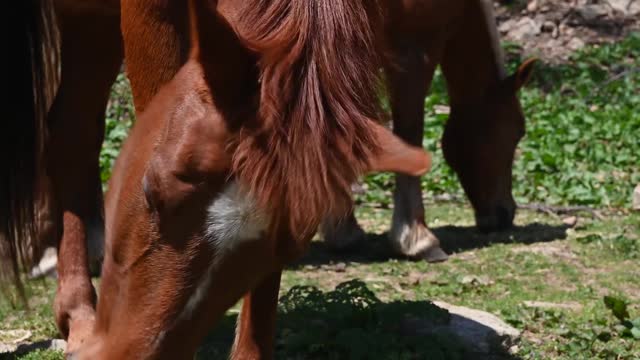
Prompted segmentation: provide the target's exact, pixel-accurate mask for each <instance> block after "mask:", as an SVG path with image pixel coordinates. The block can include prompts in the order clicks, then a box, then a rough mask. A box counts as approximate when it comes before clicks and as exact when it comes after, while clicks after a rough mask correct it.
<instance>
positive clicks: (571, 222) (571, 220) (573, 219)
mask: <svg viewBox="0 0 640 360" xmlns="http://www.w3.org/2000/svg"><path fill="white" fill-rule="evenodd" d="M562 223H563V224H565V225H567V226H569V227H574V226H576V224H578V217H577V216H569V217H566V218H564V219H562Z"/></svg>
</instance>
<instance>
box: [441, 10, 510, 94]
mask: <svg viewBox="0 0 640 360" xmlns="http://www.w3.org/2000/svg"><path fill="white" fill-rule="evenodd" d="M458 24H459V26H458V28H457V29H456V30H455V32H454V35H453V36H452V37H451V38H449V39H448V41H447V43H446V45H445V50H444V53H443V57H442V63H441V66H442V71H443V74H444V76H445V78H446V80H447V86H448V92H449V97H450V102H451V104H452V105H455V104H473V103H477V102H479V101H481V100H482V98H483V97H484V95H485V94H486V92H487V91H489V89H491V87H493V86H494V85H495V84H497V83H498V82H499V81H500V80H502V79H504V78H505V77H506V70H505V66H504V60H503V57H502V51H501V48H500V42H499V38H498V34H497V29H496V25H495V20H494V15H493V9H492V5H491V3H490V2H489V1H488V0H474V1H465V6H464V9H463V16H462V17H460V21H459V22H458Z"/></svg>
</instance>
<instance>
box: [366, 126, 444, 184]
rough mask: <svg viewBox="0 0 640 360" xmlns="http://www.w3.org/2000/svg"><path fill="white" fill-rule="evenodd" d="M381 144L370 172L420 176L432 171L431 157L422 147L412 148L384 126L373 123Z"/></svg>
mask: <svg viewBox="0 0 640 360" xmlns="http://www.w3.org/2000/svg"><path fill="white" fill-rule="evenodd" d="M371 124H372V125H371V126H372V127H373V129H374V134H375V136H377V138H378V143H379V144H380V147H381V148H380V152H379V153H378V154H376V155H375V156H374V157H373V158H372V159H371V161H370V164H369V169H368V170H369V171H368V172H383V171H391V172H397V173H401V174H406V175H411V176H420V175H423V174H425V173H427V172H428V171H429V170H430V169H431V155H430V154H429V153H428V152H426V151H425V150H424V149H422V148H421V147H416V146H411V145H409V144H407V143H405V142H404V141H402V140H401V139H400V138H399V137H397V136H395V135H394V134H393V133H392V132H391V131H390V130H389V129H387V128H385V127H384V126H382V125H380V124H378V123H375V122H373V121H372V122H371Z"/></svg>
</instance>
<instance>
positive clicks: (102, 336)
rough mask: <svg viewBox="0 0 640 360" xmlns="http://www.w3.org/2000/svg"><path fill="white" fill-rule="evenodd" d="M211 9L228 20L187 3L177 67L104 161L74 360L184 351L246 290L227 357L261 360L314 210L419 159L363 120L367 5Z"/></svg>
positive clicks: (342, 209)
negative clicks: (93, 264)
mask: <svg viewBox="0 0 640 360" xmlns="http://www.w3.org/2000/svg"><path fill="white" fill-rule="evenodd" d="M222 5H223V2H220V6H222ZM224 5H225V6H230V7H231V8H227V10H228V11H230V10H231V9H233V10H234V11H233V13H235V14H237V17H235V18H233V23H232V24H233V27H232V26H231V25H230V24H229V23H228V22H227V18H224V17H222V16H220V15H218V13H217V11H216V8H213V7H209V6H207V5H206V4H204V3H203V2H202V1H190V6H189V18H190V21H189V23H188V24H189V41H190V49H191V50H190V53H189V56H188V58H187V62H186V63H185V64H184V65H183V66H182V67H181V68H180V69H179V70H178V72H177V74H176V75H175V77H174V78H173V79H172V80H171V81H169V83H168V84H166V85H165V86H163V87H161V88H160V90H159V92H158V93H157V94H156V95H155V96H153V97H152V98H151V100H150V101H149V103H148V104H146V106H145V110H144V111H143V112H142V113H141V114H140V116H139V117H138V120H137V122H136V124H135V125H134V128H133V130H132V132H131V134H130V136H129V138H128V139H127V141H126V143H125V145H124V147H123V149H122V152H121V154H120V157H119V158H118V160H117V162H116V165H115V168H114V172H113V176H112V179H111V182H110V187H109V192H108V195H107V201H106V220H107V224H106V229H107V231H106V245H105V258H104V266H103V271H102V276H103V278H102V283H101V288H100V298H99V301H98V309H97V321H96V326H95V330H94V334H93V336H91V337H90V338H89V339H88V340H87V342H86V343H85V344H84V345H83V346H82V347H81V348H80V349H79V350H78V351H77V352H76V354H75V355H77V356H78V357H79V358H81V359H84V358H86V359H126V358H132V357H139V358H153V359H156V358H166V359H175V358H192V357H193V355H194V354H195V351H196V349H197V347H198V345H199V344H200V342H201V341H202V339H203V338H204V336H205V335H206V334H207V332H208V331H209V329H210V328H211V327H212V325H213V324H215V322H216V320H217V319H219V318H220V317H221V316H223V314H224V312H225V311H226V310H227V309H228V308H229V307H231V306H232V305H233V304H234V303H235V302H237V301H238V300H239V299H240V298H241V297H242V296H243V295H245V294H246V296H245V298H244V302H243V307H242V314H241V316H240V320H239V323H238V333H237V337H236V342H235V344H234V348H233V354H232V357H233V358H238V359H255V358H271V357H272V356H273V337H274V333H273V332H274V330H275V324H274V321H275V313H276V305H277V299H278V289H279V283H280V274H281V271H282V269H283V267H284V266H285V265H286V264H288V263H290V262H291V261H293V260H294V259H296V258H298V257H299V256H300V255H301V254H302V253H303V252H304V251H305V249H306V248H307V247H308V245H309V243H310V241H311V238H312V236H313V235H314V233H315V232H316V229H317V227H318V226H319V224H320V222H321V220H322V219H323V218H325V217H327V216H341V215H344V214H345V213H346V212H347V211H348V209H349V207H350V204H351V200H350V184H351V183H352V182H353V181H355V180H356V179H357V177H358V176H360V175H362V174H364V173H365V172H368V171H381V170H385V171H396V172H401V173H406V174H409V175H414V176H415V175H419V174H423V173H424V172H426V171H427V170H428V168H429V166H430V158H429V156H428V155H427V154H426V153H424V152H423V150H422V148H420V147H411V146H409V145H406V144H405V143H403V142H402V141H400V140H399V139H397V138H396V137H395V136H394V135H393V134H392V133H391V131H390V130H387V129H386V128H384V127H383V126H381V125H379V124H378V123H376V121H375V120H374V119H376V117H377V116H379V111H378V110H377V109H376V104H377V102H376V101H375V99H376V77H375V74H376V71H375V70H376V68H377V64H378V62H377V57H378V55H377V54H378V49H377V44H376V42H375V41H376V37H375V36H374V35H375V30H376V29H377V28H378V26H379V25H378V24H380V21H381V19H380V18H379V16H380V14H379V9H378V8H377V7H376V4H375V2H370V1H361V2H359V1H353V0H335V1H332V2H331V6H325V5H324V4H322V3H321V2H310V1H307V0H294V1H287V2H286V3H280V2H278V1H263V0H251V1H246V2H244V3H242V2H231V1H230V2H225V4H224ZM162 13H163V14H164V15H165V16H173V15H171V14H169V13H165V12H162ZM123 14H124V13H123ZM127 16H129V15H127ZM124 24H125V25H124V26H123V29H124V30H125V44H127V49H128V46H129V44H128V42H127V40H126V36H127V34H128V33H127V29H128V25H127V23H126V22H124ZM139 25H140V24H139V23H137V24H135V25H134V26H139ZM234 29H241V30H240V31H239V32H238V33H239V34H242V38H239V37H238V35H237V34H236V32H235V31H234Z"/></svg>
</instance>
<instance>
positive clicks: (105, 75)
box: [45, 10, 122, 351]
mask: <svg viewBox="0 0 640 360" xmlns="http://www.w3.org/2000/svg"><path fill="white" fill-rule="evenodd" d="M59 18H60V19H61V32H62V76H61V84H60V89H59V91H58V94H57V95H56V99H55V101H54V104H53V106H52V108H51V111H50V114H49V119H48V122H49V133H50V139H49V141H50V142H49V143H48V144H47V149H48V150H47V153H46V154H45V156H46V157H47V167H48V175H49V177H50V179H51V185H52V194H53V196H54V197H55V203H56V207H55V208H56V211H55V214H54V215H53V217H54V219H55V221H56V223H58V224H60V223H61V224H62V226H61V227H60V231H59V232H58V237H57V241H56V243H57V244H56V245H57V247H58V266H57V270H58V289H57V293H56V299H55V303H54V313H55V318H56V323H57V325H58V328H59V330H60V332H61V333H62V334H63V336H64V337H65V338H68V347H67V350H68V351H73V350H74V349H75V348H77V347H78V346H79V345H80V344H81V343H82V342H83V341H84V339H85V338H86V337H87V336H88V335H89V334H90V332H91V331H92V328H93V324H94V320H95V304H96V295H95V290H94V288H93V286H92V284H91V278H90V273H89V259H88V255H87V238H88V236H90V235H93V236H95V235H98V236H101V235H102V234H103V232H104V225H103V217H102V213H103V210H102V189H101V184H100V168H99V162H98V157H99V152H100V147H101V145H102V140H103V137H104V110H105V107H106V104H107V100H108V98H109V92H110V91H109V90H110V87H111V84H112V83H113V81H114V79H115V77H116V75H117V74H118V71H119V68H120V64H121V62H122V44H121V38H120V31H119V23H120V21H119V18H118V17H117V16H113V17H106V16H98V15H95V16H94V15H90V14H84V13H78V14H76V13H73V12H71V13H69V14H67V13H64V11H62V10H61V11H60V13H59Z"/></svg>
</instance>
